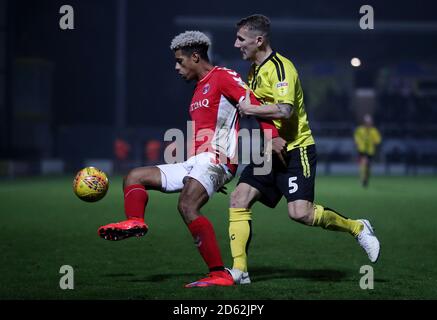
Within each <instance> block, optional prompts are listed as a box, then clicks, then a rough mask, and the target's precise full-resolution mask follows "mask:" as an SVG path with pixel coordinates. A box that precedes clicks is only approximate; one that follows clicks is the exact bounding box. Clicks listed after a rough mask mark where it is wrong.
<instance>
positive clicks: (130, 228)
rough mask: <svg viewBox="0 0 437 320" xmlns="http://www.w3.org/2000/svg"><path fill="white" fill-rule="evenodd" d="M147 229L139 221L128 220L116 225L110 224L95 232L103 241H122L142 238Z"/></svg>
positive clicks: (142, 222) (141, 221)
mask: <svg viewBox="0 0 437 320" xmlns="http://www.w3.org/2000/svg"><path fill="white" fill-rule="evenodd" d="M148 229H149V227H148V226H147V224H145V223H144V221H143V220H140V219H138V220H137V219H129V220H124V221H120V222H116V223H110V224H107V225H106V226H102V227H100V228H99V230H97V233H98V234H99V236H100V237H101V238H103V239H105V240H113V241H117V240H123V239H126V238H130V237H142V236H144V235H145V234H146V233H147V230H148Z"/></svg>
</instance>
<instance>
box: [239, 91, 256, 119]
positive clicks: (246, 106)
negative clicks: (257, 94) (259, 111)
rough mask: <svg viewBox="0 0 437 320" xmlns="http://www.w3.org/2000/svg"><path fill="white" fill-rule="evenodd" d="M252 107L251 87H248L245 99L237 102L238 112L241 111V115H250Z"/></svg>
mask: <svg viewBox="0 0 437 320" xmlns="http://www.w3.org/2000/svg"><path fill="white" fill-rule="evenodd" d="M250 108H253V107H252V104H251V103H250V89H249V88H247V89H246V96H245V97H244V99H243V100H241V101H240V103H239V104H237V109H238V112H239V113H240V116H241V117H244V116H247V115H249V113H248V112H249V110H250Z"/></svg>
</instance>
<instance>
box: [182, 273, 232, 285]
mask: <svg viewBox="0 0 437 320" xmlns="http://www.w3.org/2000/svg"><path fill="white" fill-rule="evenodd" d="M233 285H234V278H232V276H231V275H230V274H229V272H227V271H212V272H210V273H209V274H208V276H207V277H206V278H203V279H200V280H197V281H194V282H191V283H189V284H187V285H185V288H203V287H212V286H224V287H228V286H233Z"/></svg>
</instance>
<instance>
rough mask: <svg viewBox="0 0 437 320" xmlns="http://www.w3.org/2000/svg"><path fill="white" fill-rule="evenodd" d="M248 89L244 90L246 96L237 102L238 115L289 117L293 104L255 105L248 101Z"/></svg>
mask: <svg viewBox="0 0 437 320" xmlns="http://www.w3.org/2000/svg"><path fill="white" fill-rule="evenodd" d="M249 95H250V90H249V89H247V90H246V97H245V99H244V100H242V101H240V103H239V104H238V106H237V107H238V112H239V113H240V116H242V117H244V116H255V117H258V118H262V119H269V120H276V119H289V118H290V117H291V115H292V113H293V106H292V105H291V104H289V103H276V104H268V105H262V106H255V105H252V104H251V103H250V99H249Z"/></svg>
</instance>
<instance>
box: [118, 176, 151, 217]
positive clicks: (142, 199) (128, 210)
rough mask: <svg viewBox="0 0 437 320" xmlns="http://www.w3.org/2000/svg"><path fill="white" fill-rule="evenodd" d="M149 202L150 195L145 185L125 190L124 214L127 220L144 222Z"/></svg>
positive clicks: (137, 185) (132, 186)
mask: <svg viewBox="0 0 437 320" xmlns="http://www.w3.org/2000/svg"><path fill="white" fill-rule="evenodd" d="M148 200H149V195H148V194H147V191H146V188H144V186H143V185H141V184H132V185H130V186H127V187H126V188H124V213H125V215H126V218H128V219H138V220H143V221H144V210H145V209H146V205H147V201H148Z"/></svg>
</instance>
